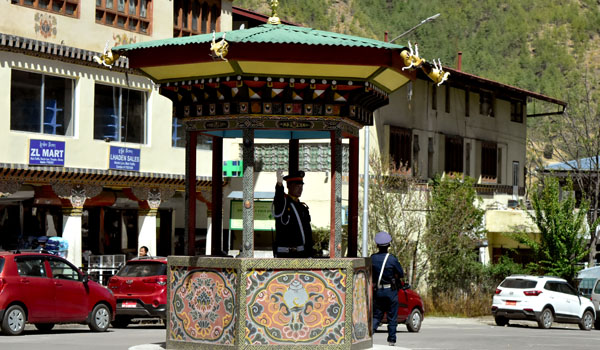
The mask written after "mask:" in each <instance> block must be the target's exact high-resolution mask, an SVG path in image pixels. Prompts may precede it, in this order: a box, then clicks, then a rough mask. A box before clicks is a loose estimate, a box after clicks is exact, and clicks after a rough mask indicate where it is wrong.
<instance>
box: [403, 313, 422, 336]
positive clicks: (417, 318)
mask: <svg viewBox="0 0 600 350" xmlns="http://www.w3.org/2000/svg"><path fill="white" fill-rule="evenodd" d="M421 322H423V314H422V313H421V311H419V309H413V311H412V312H411V313H410V315H409V316H408V318H407V319H406V328H407V329H408V331H409V332H418V331H419V330H420V329H421Z"/></svg>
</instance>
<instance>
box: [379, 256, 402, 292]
mask: <svg viewBox="0 0 600 350" xmlns="http://www.w3.org/2000/svg"><path fill="white" fill-rule="evenodd" d="M385 254H386V253H375V254H373V255H371V264H372V265H373V285H376V284H377V280H378V279H379V272H380V271H381V266H382V265H383V260H384V259H385ZM403 277H404V270H402V266H401V265H400V262H398V259H397V258H396V257H395V256H394V255H392V254H390V256H389V257H388V259H387V262H386V263H385V268H384V269H383V275H382V276H381V282H380V283H381V284H392V279H395V281H396V282H398V281H399V279H401V278H403ZM394 288H395V286H394Z"/></svg>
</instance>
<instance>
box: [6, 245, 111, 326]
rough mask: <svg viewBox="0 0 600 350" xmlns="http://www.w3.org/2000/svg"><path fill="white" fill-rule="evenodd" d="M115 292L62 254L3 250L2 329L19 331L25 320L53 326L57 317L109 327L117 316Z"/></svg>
mask: <svg viewBox="0 0 600 350" xmlns="http://www.w3.org/2000/svg"><path fill="white" fill-rule="evenodd" d="M115 309H116V303H115V297H114V296H113V294H112V293H111V292H110V291H109V290H108V289H106V288H105V287H103V286H102V285H100V284H98V283H96V282H93V281H90V280H88V277H87V276H86V275H84V274H83V273H82V272H81V271H80V270H79V269H78V268H76V267H75V266H74V265H73V264H71V263H70V262H69V261H67V260H65V259H63V258H61V257H58V256H56V255H51V254H44V253H39V252H19V251H16V252H0V320H1V321H2V324H1V327H2V333H4V334H6V335H18V334H21V333H22V332H23V330H24V329H25V323H33V324H34V325H35V327H36V328H37V329H39V330H40V331H49V330H51V329H52V328H53V327H54V324H56V323H67V322H68V323H85V324H88V325H89V327H90V329H91V330H93V331H96V332H103V331H106V329H107V328H108V326H109V324H110V322H111V320H112V319H113V318H114V315H115Z"/></svg>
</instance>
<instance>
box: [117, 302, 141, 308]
mask: <svg viewBox="0 0 600 350" xmlns="http://www.w3.org/2000/svg"><path fill="white" fill-rule="evenodd" d="M136 306H137V302H135V301H124V302H123V303H121V307H136Z"/></svg>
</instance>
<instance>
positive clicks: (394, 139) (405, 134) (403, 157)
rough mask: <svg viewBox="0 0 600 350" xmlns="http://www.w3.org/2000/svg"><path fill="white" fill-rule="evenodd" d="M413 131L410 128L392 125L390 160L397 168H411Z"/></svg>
mask: <svg viewBox="0 0 600 350" xmlns="http://www.w3.org/2000/svg"><path fill="white" fill-rule="evenodd" d="M411 139H412V131H411V130H410V129H405V128H399V127H397V126H390V149H389V154H390V161H391V162H393V165H394V167H395V168H396V169H395V170H399V169H401V168H406V169H407V170H408V169H410V156H411V152H412V147H411V145H412V142H411Z"/></svg>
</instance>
